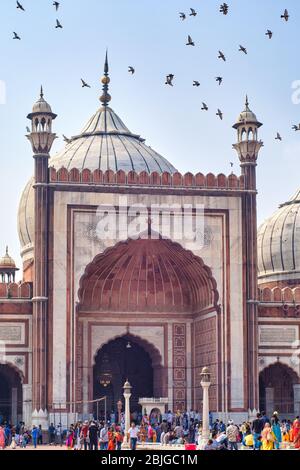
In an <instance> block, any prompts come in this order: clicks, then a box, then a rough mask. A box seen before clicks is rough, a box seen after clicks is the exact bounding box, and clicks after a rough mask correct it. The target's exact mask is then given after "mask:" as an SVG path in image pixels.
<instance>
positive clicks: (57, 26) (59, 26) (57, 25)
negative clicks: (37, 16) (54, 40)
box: [55, 20, 63, 29]
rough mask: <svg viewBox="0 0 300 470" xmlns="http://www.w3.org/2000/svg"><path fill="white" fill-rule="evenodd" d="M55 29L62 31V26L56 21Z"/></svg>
mask: <svg viewBox="0 0 300 470" xmlns="http://www.w3.org/2000/svg"><path fill="white" fill-rule="evenodd" d="M55 28H60V29H63V26H62V24H61V23H60V22H59V21H58V20H56V26H55Z"/></svg>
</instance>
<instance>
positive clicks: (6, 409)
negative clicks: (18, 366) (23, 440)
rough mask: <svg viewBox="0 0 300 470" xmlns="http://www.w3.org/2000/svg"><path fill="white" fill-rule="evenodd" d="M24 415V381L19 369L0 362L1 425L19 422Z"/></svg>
mask: <svg viewBox="0 0 300 470" xmlns="http://www.w3.org/2000/svg"><path fill="white" fill-rule="evenodd" d="M21 417H22V382H21V378H20V376H19V374H18V372H17V371H15V370H14V368H13V367H11V366H9V365H7V364H0V425H1V424H3V423H5V422H7V423H11V424H17V422H18V421H19V420H20V419H21Z"/></svg>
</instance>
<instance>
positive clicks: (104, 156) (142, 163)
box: [49, 106, 176, 173]
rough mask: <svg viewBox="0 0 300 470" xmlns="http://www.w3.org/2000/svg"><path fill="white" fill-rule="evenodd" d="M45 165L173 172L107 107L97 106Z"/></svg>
mask: <svg viewBox="0 0 300 470" xmlns="http://www.w3.org/2000/svg"><path fill="white" fill-rule="evenodd" d="M49 165H50V166H54V167H55V168H56V169H59V168H61V167H62V166H64V167H65V168H67V169H68V170H71V169H72V168H77V169H79V170H82V169H84V168H88V169H89V170H91V171H93V170H96V169H99V170H102V171H106V170H113V171H118V170H123V171H125V172H129V171H131V170H133V171H136V172H138V173H139V172H141V171H146V172H147V173H152V172H153V171H157V172H158V173H163V172H164V171H167V172H169V173H174V172H175V171H176V169H175V168H174V167H173V165H171V163H169V162H168V161H167V160H166V159H165V158H163V157H162V156H161V155H159V154H158V153H157V152H155V151H154V150H152V148H151V147H148V146H147V145H145V140H144V139H142V138H141V137H140V136H139V135H136V134H133V133H131V132H130V130H129V129H128V128H127V127H126V126H125V124H124V123H123V121H122V120H121V119H120V118H119V116H117V114H116V113H115V112H114V111H113V110H112V109H111V108H110V107H108V106H101V108H100V109H99V110H98V111H97V112H96V113H95V114H94V115H93V116H92V117H91V119H90V120H89V121H88V123H87V124H86V125H85V126H84V128H83V129H82V131H81V132H80V134H79V135H76V136H74V137H72V138H71V139H70V140H69V142H68V143H67V145H66V147H65V148H64V149H63V150H62V151H61V152H59V153H58V154H57V155H55V156H54V157H53V158H51V160H50V162H49Z"/></svg>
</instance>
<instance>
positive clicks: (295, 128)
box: [292, 124, 300, 132]
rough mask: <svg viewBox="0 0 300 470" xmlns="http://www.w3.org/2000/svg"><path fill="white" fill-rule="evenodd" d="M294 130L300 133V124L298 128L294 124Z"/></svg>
mask: <svg viewBox="0 0 300 470" xmlns="http://www.w3.org/2000/svg"><path fill="white" fill-rule="evenodd" d="M292 129H293V130H294V131H296V132H297V131H300V124H298V126H297V125H296V124H294V125H293V127H292Z"/></svg>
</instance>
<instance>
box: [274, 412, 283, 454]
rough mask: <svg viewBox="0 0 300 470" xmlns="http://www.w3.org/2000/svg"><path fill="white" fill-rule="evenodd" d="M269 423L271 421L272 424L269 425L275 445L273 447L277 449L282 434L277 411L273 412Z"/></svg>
mask: <svg viewBox="0 0 300 470" xmlns="http://www.w3.org/2000/svg"><path fill="white" fill-rule="evenodd" d="M271 423H272V426H271V429H272V433H273V436H274V438H275V441H274V446H275V449H279V448H280V444H281V442H282V435H281V427H280V423H279V419H278V413H277V411H275V412H274V414H273V416H272V419H271Z"/></svg>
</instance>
